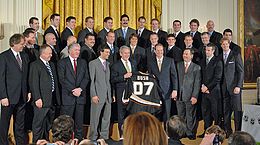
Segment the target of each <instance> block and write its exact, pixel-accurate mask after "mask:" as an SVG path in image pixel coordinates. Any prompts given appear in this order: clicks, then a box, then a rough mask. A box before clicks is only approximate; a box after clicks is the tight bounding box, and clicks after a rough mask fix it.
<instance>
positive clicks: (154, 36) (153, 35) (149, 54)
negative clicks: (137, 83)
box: [144, 32, 159, 69]
mask: <svg viewBox="0 0 260 145" xmlns="http://www.w3.org/2000/svg"><path fill="white" fill-rule="evenodd" d="M158 41H159V37H158V34H156V33H154V32H153V33H151V35H150V45H149V46H148V47H147V48H145V54H146V61H145V62H144V63H145V66H147V63H148V62H150V61H151V59H152V57H154V56H155V53H154V51H155V45H157V44H158ZM146 69H147V68H146Z"/></svg>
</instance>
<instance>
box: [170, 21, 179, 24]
mask: <svg viewBox="0 0 260 145" xmlns="http://www.w3.org/2000/svg"><path fill="white" fill-rule="evenodd" d="M176 22H177V23H180V24H181V21H180V20H174V21H173V22H172V24H174V23H176Z"/></svg>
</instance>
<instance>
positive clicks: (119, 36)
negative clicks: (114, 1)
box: [115, 27, 136, 47]
mask: <svg viewBox="0 0 260 145" xmlns="http://www.w3.org/2000/svg"><path fill="white" fill-rule="evenodd" d="M133 33H136V32H135V30H134V29H133V28H130V27H128V28H127V32H126V36H125V38H124V35H123V30H122V28H118V29H116V30H115V35H116V41H115V44H116V45H117V46H118V47H121V46H123V45H129V44H130V43H129V37H130V35H131V34H133Z"/></svg>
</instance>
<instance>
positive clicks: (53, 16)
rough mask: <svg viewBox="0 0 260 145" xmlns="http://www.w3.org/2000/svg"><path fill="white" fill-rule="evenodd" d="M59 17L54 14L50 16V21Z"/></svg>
mask: <svg viewBox="0 0 260 145" xmlns="http://www.w3.org/2000/svg"><path fill="white" fill-rule="evenodd" d="M59 16H60V15H59V14H57V13H54V14H52V15H51V17H50V20H54V18H55V17H59Z"/></svg>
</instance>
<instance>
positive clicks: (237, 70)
mask: <svg viewBox="0 0 260 145" xmlns="http://www.w3.org/2000/svg"><path fill="white" fill-rule="evenodd" d="M229 44H230V40H229V39H227V38H223V39H222V40H221V47H222V49H223V54H221V55H219V57H220V59H222V60H223V63H224V71H223V76H224V77H223V81H222V96H223V100H224V101H223V106H224V129H225V131H226V134H227V137H228V136H229V135H230V134H231V133H232V129H231V114H232V112H233V111H234V120H235V130H236V131H239V130H241V123H242V99H241V92H242V91H241V89H242V87H243V80H244V66H243V61H242V58H241V55H240V53H236V52H234V51H233V50H231V49H230V46H229Z"/></svg>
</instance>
